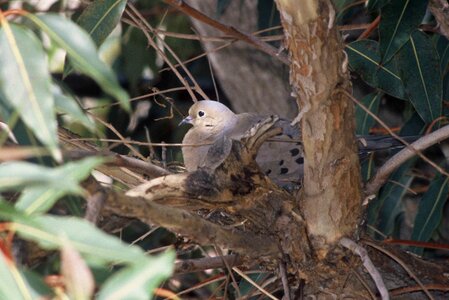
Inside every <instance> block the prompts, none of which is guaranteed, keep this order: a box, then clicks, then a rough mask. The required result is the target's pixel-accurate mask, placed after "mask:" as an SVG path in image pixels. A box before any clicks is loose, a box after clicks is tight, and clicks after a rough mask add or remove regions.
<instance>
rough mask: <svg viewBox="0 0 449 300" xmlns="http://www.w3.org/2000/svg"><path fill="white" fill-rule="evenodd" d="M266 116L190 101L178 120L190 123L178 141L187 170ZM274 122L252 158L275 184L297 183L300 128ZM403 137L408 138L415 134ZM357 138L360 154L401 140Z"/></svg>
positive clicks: (200, 164) (300, 166)
mask: <svg viewBox="0 0 449 300" xmlns="http://www.w3.org/2000/svg"><path fill="white" fill-rule="evenodd" d="M267 118H268V116H267V115H259V114H256V113H241V114H235V113H234V112H233V111H232V110H230V109H229V108H228V107H227V106H226V105H224V104H222V103H220V102H217V101H213V100H202V101H198V102H196V103H194V104H193V105H192V106H191V107H190V109H189V115H188V116H187V117H186V118H184V119H183V120H182V121H181V123H180V125H181V124H185V123H187V124H191V125H193V126H192V128H190V129H189V131H188V132H187V133H186V135H185V136H184V139H183V141H182V143H183V147H182V155H183V158H184V165H185V167H186V169H187V171H189V172H192V171H195V170H197V169H198V168H201V167H204V166H206V165H207V164H208V162H207V161H206V160H207V159H211V156H210V155H209V156H208V152H209V150H210V149H211V147H212V145H213V144H216V143H217V142H220V140H221V139H223V138H228V139H231V140H240V139H241V138H243V137H244V136H245V135H247V134H248V132H249V130H251V128H253V127H254V126H255V125H256V124H257V123H258V122H261V121H263V120H265V119H267ZM275 126H276V127H280V128H282V134H280V135H278V136H276V137H274V138H272V139H269V140H267V141H266V142H265V143H264V144H263V145H262V146H261V148H260V149H259V151H258V153H257V157H256V162H257V164H258V165H259V167H260V168H261V170H262V171H263V172H264V173H265V174H266V175H267V176H268V177H270V178H271V180H273V181H274V182H275V183H276V184H278V185H281V186H286V185H289V184H290V183H296V184H297V183H299V182H300V181H301V178H302V177H303V164H304V159H303V157H304V155H303V148H302V144H301V132H300V129H299V127H298V126H292V125H291V122H290V121H289V120H286V119H282V118H280V119H279V120H278V121H277V122H276V124H275ZM407 140H408V141H409V142H411V141H414V140H416V137H410V138H407ZM358 141H359V154H360V156H361V157H363V156H365V157H366V155H367V154H368V153H370V152H372V151H377V150H387V149H392V148H395V147H403V144H402V143H400V142H399V141H397V140H395V139H394V138H391V137H389V136H366V137H358ZM218 145H219V146H221V144H218Z"/></svg>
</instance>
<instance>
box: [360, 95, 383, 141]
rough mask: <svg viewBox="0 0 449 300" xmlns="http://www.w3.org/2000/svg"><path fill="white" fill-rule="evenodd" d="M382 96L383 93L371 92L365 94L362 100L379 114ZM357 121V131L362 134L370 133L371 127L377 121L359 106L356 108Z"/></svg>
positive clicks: (371, 110) (372, 110)
mask: <svg viewBox="0 0 449 300" xmlns="http://www.w3.org/2000/svg"><path fill="white" fill-rule="evenodd" d="M381 98H382V93H371V94H369V95H367V96H365V97H364V98H363V99H362V100H361V101H360V102H361V103H362V104H363V105H364V106H365V107H366V108H367V109H369V111H370V112H372V113H374V114H375V115H377V112H378V110H379V103H380V99H381ZM355 121H356V125H357V129H356V133H357V134H360V135H368V134H369V131H370V129H371V128H372V127H373V126H374V124H375V123H376V121H375V120H374V119H373V117H371V116H370V115H369V114H368V113H367V112H365V110H364V109H362V108H361V107H359V106H357V107H356V108H355Z"/></svg>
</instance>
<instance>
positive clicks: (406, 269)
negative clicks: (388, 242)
mask: <svg viewBox="0 0 449 300" xmlns="http://www.w3.org/2000/svg"><path fill="white" fill-rule="evenodd" d="M363 243H364V244H367V245H368V246H370V247H373V248H374V249H377V250H379V251H380V252H382V253H383V254H385V255H386V256H388V257H390V258H391V259H393V260H394V261H396V262H397V263H398V264H399V265H401V267H402V268H403V269H404V270H405V271H406V272H407V273H408V275H410V277H412V278H413V279H414V280H415V281H416V283H417V284H418V285H419V286H420V287H421V289H422V290H423V292H424V293H425V294H426V295H427V297H429V299H431V300H433V297H432V295H431V294H430V292H429V291H428V289H427V288H426V287H425V286H424V284H423V283H422V282H421V280H419V278H418V276H416V274H415V273H413V272H412V270H410V268H409V267H408V266H407V265H406V263H405V262H404V261H402V259H400V258H399V257H397V256H396V255H394V254H393V253H391V252H389V251H387V250H385V249H383V248H382V247H380V246H378V245H376V244H375V243H373V242H371V241H368V240H364V241H363Z"/></svg>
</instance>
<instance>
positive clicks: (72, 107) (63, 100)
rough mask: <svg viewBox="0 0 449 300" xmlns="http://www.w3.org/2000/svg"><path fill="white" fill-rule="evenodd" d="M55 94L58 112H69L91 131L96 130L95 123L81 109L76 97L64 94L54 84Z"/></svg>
mask: <svg viewBox="0 0 449 300" xmlns="http://www.w3.org/2000/svg"><path fill="white" fill-rule="evenodd" d="M53 96H54V98H55V107H56V111H57V112H58V113H64V114H67V115H69V116H71V117H72V118H73V119H74V120H76V121H78V122H79V123H80V124H83V125H84V126H86V128H88V129H90V130H91V131H94V130H95V123H94V122H92V121H91V119H89V118H88V117H87V115H86V114H85V113H84V112H83V111H82V110H81V108H80V107H79V105H78V103H77V102H76V100H75V99H74V98H72V97H70V96H68V95H64V94H63V93H62V92H61V90H60V89H59V87H57V86H53Z"/></svg>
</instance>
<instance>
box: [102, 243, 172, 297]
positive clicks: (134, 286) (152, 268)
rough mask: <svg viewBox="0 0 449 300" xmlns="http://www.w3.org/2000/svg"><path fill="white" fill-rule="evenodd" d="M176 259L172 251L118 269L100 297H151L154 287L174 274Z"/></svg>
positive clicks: (106, 283) (107, 282) (105, 285)
mask: <svg viewBox="0 0 449 300" xmlns="http://www.w3.org/2000/svg"><path fill="white" fill-rule="evenodd" d="M174 260H175V253H174V252H173V251H170V252H166V253H164V254H162V255H159V256H157V257H151V258H149V257H148V258H145V259H144V260H141V261H140V262H139V263H138V264H134V265H132V266H130V267H127V268H124V269H122V270H120V271H118V272H117V273H116V274H115V275H114V276H112V277H111V278H109V279H108V280H107V281H106V282H105V284H104V286H103V288H102V289H101V290H100V292H99V294H98V299H99V300H103V299H104V300H106V299H107V300H110V299H135V300H139V299H142V300H146V299H151V298H152V295H153V291H154V289H155V288H156V287H157V286H158V285H159V284H161V282H162V281H163V280H165V279H167V278H168V276H170V275H171V274H172V272H173V266H174Z"/></svg>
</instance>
